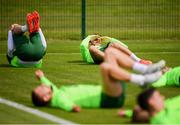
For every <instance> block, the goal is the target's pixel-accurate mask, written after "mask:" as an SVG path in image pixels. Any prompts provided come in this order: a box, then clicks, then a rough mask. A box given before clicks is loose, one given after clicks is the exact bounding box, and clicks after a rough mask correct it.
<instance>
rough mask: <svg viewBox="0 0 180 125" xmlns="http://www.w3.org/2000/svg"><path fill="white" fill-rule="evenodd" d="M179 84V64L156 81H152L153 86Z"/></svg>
mask: <svg viewBox="0 0 180 125" xmlns="http://www.w3.org/2000/svg"><path fill="white" fill-rule="evenodd" d="M174 85H175V86H180V66H179V67H175V68H173V69H171V70H170V71H168V72H166V73H165V74H164V75H163V76H162V77H161V78H160V79H159V80H158V81H157V82H155V83H153V84H152V86H153V87H161V86H174Z"/></svg>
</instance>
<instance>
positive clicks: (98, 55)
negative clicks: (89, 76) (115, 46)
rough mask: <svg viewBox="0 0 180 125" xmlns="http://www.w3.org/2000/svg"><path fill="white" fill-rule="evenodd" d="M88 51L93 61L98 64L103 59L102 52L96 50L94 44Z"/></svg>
mask: <svg viewBox="0 0 180 125" xmlns="http://www.w3.org/2000/svg"><path fill="white" fill-rule="evenodd" d="M89 52H90V54H91V56H92V58H93V60H94V62H95V63H97V64H99V63H101V62H102V61H103V60H104V53H103V52H101V51H100V50H98V49H97V48H96V47H95V46H90V47H89Z"/></svg>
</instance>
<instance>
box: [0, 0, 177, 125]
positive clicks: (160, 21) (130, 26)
mask: <svg viewBox="0 0 180 125" xmlns="http://www.w3.org/2000/svg"><path fill="white" fill-rule="evenodd" d="M86 2H87V22H86V23H87V24H86V25H87V34H93V33H99V34H102V35H107V36H112V37H115V38H118V39H120V40H122V41H123V42H124V43H126V44H127V45H128V46H129V48H130V49H131V50H132V51H133V52H135V53H136V54H137V55H138V56H139V57H142V58H145V59H150V60H152V61H153V62H156V61H158V60H160V59H165V60H166V61H167V65H168V66H172V67H174V66H179V62H180V58H179V56H180V49H179V48H180V28H179V27H180V25H179V24H180V23H179V21H180V13H179V5H180V2H179V0H158V1H157V0H149V1H147V0H136V1H134V0H112V1H108V0H103V2H102V1H101V0H95V1H92V0H87V1H86ZM0 3H1V4H0V6H1V8H0V12H1V13H0V14H1V18H0V24H1V25H0V97H3V98H6V99H10V100H12V101H15V102H18V103H21V104H24V105H26V106H29V107H32V108H37V107H34V106H33V104H32V102H31V98H30V93H31V90H32V89H33V88H34V87H36V86H37V85H39V82H38V80H36V79H35V77H34V71H35V70H36V69H35V68H13V67H10V66H9V65H8V63H7V60H6V57H5V53H6V48H7V45H6V41H7V30H8V27H9V26H10V25H11V24H12V23H19V24H24V22H25V15H26V13H27V12H31V11H33V10H38V11H39V13H40V15H41V27H42V30H43V32H44V34H45V37H46V40H47V43H48V48H47V54H46V56H45V57H44V61H43V68H42V70H43V71H44V72H45V74H46V75H47V77H48V78H49V79H50V80H52V81H53V82H54V83H55V84H56V85H57V86H61V85H72V84H80V83H81V84H102V81H101V75H100V72H99V67H98V65H88V64H86V63H84V62H82V59H81V55H80V53H79V44H80V42H81V40H80V34H81V27H80V26H81V12H80V11H81V0H61V1H60V0H53V1H52V0H38V1H32V0H18V1H17V0H15V1H13V0H5V1H4V0H0ZM162 52H174V53H162ZM176 52H177V53H176ZM178 89H179V88H175V87H169V88H166V87H164V88H160V91H161V92H162V93H163V94H165V96H166V97H172V96H175V95H178V94H179V90H178ZM140 91H141V88H139V87H138V86H135V85H132V84H129V83H128V87H127V94H126V95H127V98H126V102H125V105H124V108H132V107H133V106H134V104H135V97H136V95H137V94H138V93H139V92H140ZM37 109H39V110H42V111H44V112H48V113H50V114H53V115H55V116H57V117H62V118H65V119H67V120H72V121H74V122H77V123H84V124H85V123H97V124H98V123H102V124H103V123H106V124H109V123H112V124H120V123H130V122H129V121H130V120H129V119H127V118H118V117H117V115H116V114H117V110H118V109H83V110H82V112H81V113H78V114H77V113H68V112H65V111H62V110H60V109H53V108H48V107H43V108H37ZM0 111H1V112H0V123H1V124H3V123H17V124H20V123H23V124H24V123H30V124H33V123H42V124H43V123H50V122H49V121H47V120H44V119H42V118H39V117H37V116H34V115H31V114H29V113H25V112H23V111H19V110H17V109H14V108H12V107H8V106H6V105H2V104H0ZM13 116H14V117H13Z"/></svg>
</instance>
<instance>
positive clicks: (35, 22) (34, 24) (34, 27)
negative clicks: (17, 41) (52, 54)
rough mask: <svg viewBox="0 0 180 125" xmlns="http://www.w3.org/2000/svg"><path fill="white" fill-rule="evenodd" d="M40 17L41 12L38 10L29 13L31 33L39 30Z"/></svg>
mask: <svg viewBox="0 0 180 125" xmlns="http://www.w3.org/2000/svg"><path fill="white" fill-rule="evenodd" d="M39 18H40V17H39V13H38V12H37V11H34V12H33V13H28V14H27V17H26V19H27V25H28V28H29V33H34V32H37V31H38V30H39Z"/></svg>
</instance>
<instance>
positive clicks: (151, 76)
mask: <svg viewBox="0 0 180 125" xmlns="http://www.w3.org/2000/svg"><path fill="white" fill-rule="evenodd" d="M162 75H163V73H162V71H157V72H155V73H152V74H147V75H144V78H145V79H144V85H143V86H147V85H150V84H151V83H153V82H155V81H157V80H159V79H160V78H161V76H162Z"/></svg>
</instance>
